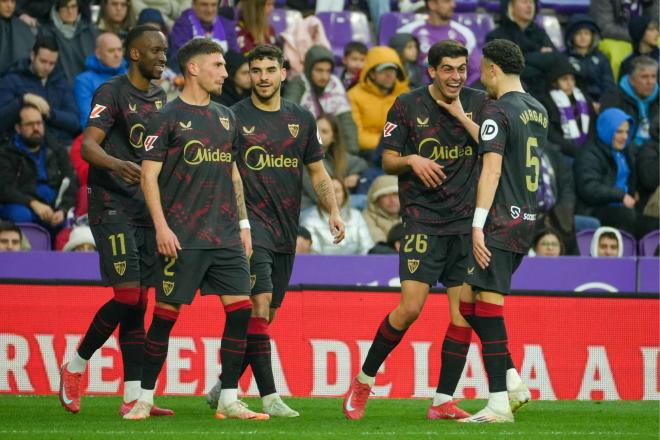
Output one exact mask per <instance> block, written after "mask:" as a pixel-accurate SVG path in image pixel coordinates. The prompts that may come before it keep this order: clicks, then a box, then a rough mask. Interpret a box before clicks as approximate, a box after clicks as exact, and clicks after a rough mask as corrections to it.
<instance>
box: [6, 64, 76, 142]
mask: <svg viewBox="0 0 660 440" xmlns="http://www.w3.org/2000/svg"><path fill="white" fill-rule="evenodd" d="M26 93H34V94H35V95H39V96H41V97H43V98H44V99H45V100H46V101H47V102H48V104H49V105H50V116H49V117H48V119H46V129H47V130H48V132H49V133H50V134H51V135H54V136H55V137H56V138H57V139H59V140H60V141H61V142H64V143H65V144H66V145H67V146H68V145H70V144H71V140H72V139H73V137H74V136H76V135H77V134H78V133H79V132H80V122H79V117H78V106H77V105H76V102H75V99H74V98H73V90H72V89H71V86H70V85H69V83H68V82H67V80H66V77H65V76H64V72H63V71H62V70H61V69H59V68H56V69H54V70H53V72H52V73H51V74H50V76H49V77H48V79H47V80H46V84H43V83H42V82H41V79H40V78H39V77H38V76H36V75H35V74H34V72H32V68H31V62H30V59H29V58H26V59H23V60H21V61H19V62H18V63H16V65H15V66H14V68H13V69H12V70H10V71H9V73H7V75H5V76H4V77H3V78H2V81H0V133H2V134H3V135H7V134H13V133H14V125H15V124H16V123H17V122H18V111H19V110H20V108H21V107H22V105H23V95H25V94H26Z"/></svg>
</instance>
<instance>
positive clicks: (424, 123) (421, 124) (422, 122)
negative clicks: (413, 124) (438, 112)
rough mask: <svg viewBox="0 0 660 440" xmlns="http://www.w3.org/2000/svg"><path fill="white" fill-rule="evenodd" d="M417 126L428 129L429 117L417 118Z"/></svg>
mask: <svg viewBox="0 0 660 440" xmlns="http://www.w3.org/2000/svg"><path fill="white" fill-rule="evenodd" d="M417 125H418V126H419V127H428V125H429V117H428V116H427V117H426V118H424V119H422V118H420V117H419V116H417Z"/></svg>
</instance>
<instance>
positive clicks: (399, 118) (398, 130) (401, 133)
mask: <svg viewBox="0 0 660 440" xmlns="http://www.w3.org/2000/svg"><path fill="white" fill-rule="evenodd" d="M407 140H408V125H407V124H406V117H405V114H404V108H403V103H402V102H401V100H400V99H399V98H397V99H396V101H394V104H393V105H392V107H391V108H390V111H389V112H387V121H386V122H385V126H384V127H383V135H382V136H381V138H380V143H381V144H382V146H383V147H384V148H385V149H387V150H394V151H397V152H399V153H401V154H403V151H404V147H405V145H406V141H407Z"/></svg>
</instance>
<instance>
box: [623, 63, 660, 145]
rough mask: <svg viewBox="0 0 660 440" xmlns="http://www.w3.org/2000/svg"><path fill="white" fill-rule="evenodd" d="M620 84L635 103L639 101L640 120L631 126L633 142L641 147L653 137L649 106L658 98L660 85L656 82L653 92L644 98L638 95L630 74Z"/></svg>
mask: <svg viewBox="0 0 660 440" xmlns="http://www.w3.org/2000/svg"><path fill="white" fill-rule="evenodd" d="M619 86H620V87H621V90H623V92H624V93H625V94H626V95H628V96H630V97H631V98H632V99H633V100H634V101H635V103H637V111H638V112H639V121H637V127H631V131H632V135H633V142H634V143H635V145H637V146H638V147H639V146H641V145H642V144H643V143H644V142H646V141H648V140H649V139H650V137H651V134H650V128H651V123H650V121H649V108H650V107H651V104H652V103H653V101H655V100H656V99H657V98H658V85H657V84H656V85H655V88H654V89H653V93H651V95H649V96H648V97H646V98H644V99H642V98H640V97H639V96H637V94H636V93H635V90H633V88H632V86H631V85H630V81H629V80H628V75H625V76H624V77H623V78H621V81H619Z"/></svg>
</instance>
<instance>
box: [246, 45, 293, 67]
mask: <svg viewBox="0 0 660 440" xmlns="http://www.w3.org/2000/svg"><path fill="white" fill-rule="evenodd" d="M263 59H269V60H275V61H277V64H279V65H280V67H282V66H284V53H283V52H282V49H280V48H279V47H277V46H274V45H272V44H259V45H257V47H255V48H254V49H253V50H252V52H250V54H249V55H248V56H247V60H248V64H250V65H252V61H255V60H263Z"/></svg>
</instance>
